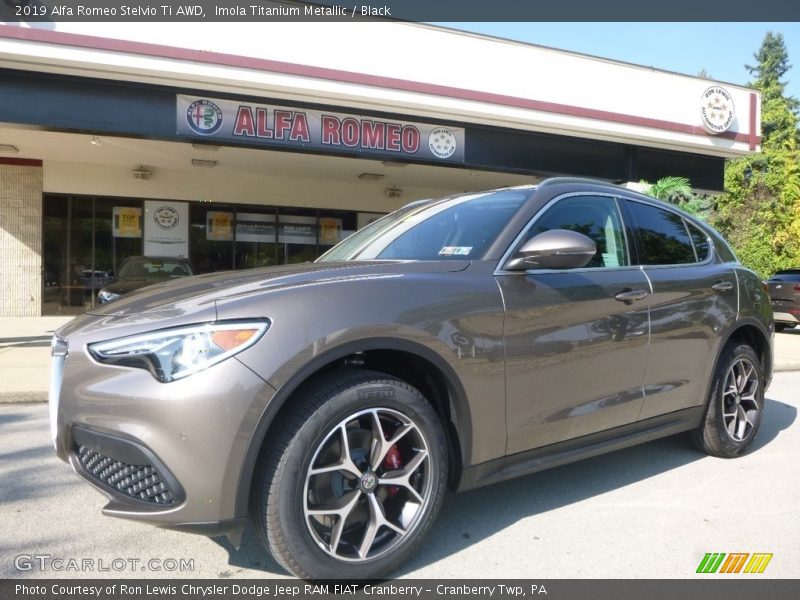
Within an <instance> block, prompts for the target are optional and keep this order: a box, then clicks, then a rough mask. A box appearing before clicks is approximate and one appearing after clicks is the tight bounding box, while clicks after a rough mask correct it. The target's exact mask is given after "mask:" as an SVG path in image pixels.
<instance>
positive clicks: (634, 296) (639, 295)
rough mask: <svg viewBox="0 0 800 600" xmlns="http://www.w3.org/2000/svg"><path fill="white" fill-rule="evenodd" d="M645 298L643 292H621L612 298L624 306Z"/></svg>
mask: <svg viewBox="0 0 800 600" xmlns="http://www.w3.org/2000/svg"><path fill="white" fill-rule="evenodd" d="M646 297H647V292H645V291H644V290H623V291H621V292H619V293H618V294H616V295H615V296H614V298H615V299H617V300H619V301H620V302H624V303H625V304H632V303H633V302H636V301H637V300H641V299H643V298H646Z"/></svg>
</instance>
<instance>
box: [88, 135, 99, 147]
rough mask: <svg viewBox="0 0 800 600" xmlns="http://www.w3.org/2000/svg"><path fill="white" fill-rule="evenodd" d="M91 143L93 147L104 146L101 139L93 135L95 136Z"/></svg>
mask: <svg viewBox="0 0 800 600" xmlns="http://www.w3.org/2000/svg"><path fill="white" fill-rule="evenodd" d="M89 143H90V144H91V145H92V146H101V145H102V144H101V143H100V138H99V137H97V136H96V135H93V136H92V139H90V140H89Z"/></svg>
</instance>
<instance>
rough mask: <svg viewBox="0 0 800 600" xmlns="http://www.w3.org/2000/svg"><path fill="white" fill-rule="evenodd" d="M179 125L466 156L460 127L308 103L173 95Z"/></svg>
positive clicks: (270, 141)
mask: <svg viewBox="0 0 800 600" xmlns="http://www.w3.org/2000/svg"><path fill="white" fill-rule="evenodd" d="M176 115H177V131H178V133H179V134H181V135H188V136H192V137H203V138H206V139H215V140H219V141H226V140H227V141H231V142H235V143H237V144H250V145H254V146H269V147H283V148H306V149H313V150H316V151H323V152H333V153H346V154H361V155H363V154H369V155H380V156H383V157H386V158H389V159H391V158H405V159H422V160H428V161H435V162H447V163H463V162H464V129H462V128H458V127H445V126H442V125H431V124H426V123H412V122H408V121H399V120H393V119H385V118H376V117H367V116H362V115H353V114H345V113H336V112H329V111H318V110H311V109H306V108H297V107H287V106H277V105H272V104H257V103H253V102H239V101H235V100H221V99H216V98H198V97H194V96H186V95H180V94H179V95H178V96H177V111H176Z"/></svg>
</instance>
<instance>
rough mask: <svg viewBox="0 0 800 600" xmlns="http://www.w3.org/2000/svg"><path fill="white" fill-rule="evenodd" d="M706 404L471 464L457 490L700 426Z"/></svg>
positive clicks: (494, 481)
mask: <svg viewBox="0 0 800 600" xmlns="http://www.w3.org/2000/svg"><path fill="white" fill-rule="evenodd" d="M705 409H706V407H705V405H701V406H693V407H692V408H687V409H684V410H679V411H676V412H673V413H669V414H667V415H660V416H658V417H653V418H651V419H646V420H644V421H639V422H636V423H630V424H628V425H623V426H621V427H615V428H614V429H609V430H606V431H601V432H599V433H592V434H590V435H585V436H582V437H579V438H576V439H574V440H567V441H565V442H558V443H557V444H550V445H548V446H544V447H542V448H534V449H533V450H527V451H525V452H519V453H517V454H512V455H511V456H505V457H503V458H498V459H495V460H491V461H488V462H485V463H481V464H478V465H473V466H471V467H467V468H466V469H464V471H463V472H462V473H461V480H460V481H459V484H458V487H457V488H456V491H458V492H462V491H464V490H470V489H473V488H477V487H482V486H484V485H490V484H492V483H497V482H499V481H505V480H507V479H513V478H514V477H520V476H522V475H528V474H530V473H536V472H537V471H544V470H545V469H550V468H552V467H559V466H561V465H566V464H568V463H571V462H575V461H578V460H582V459H584V458H590V457H592V456H598V455H600V454H606V453H607V452H613V451H614V450H621V449H622V448H628V447H629V446H636V445H637V444H643V443H645V442H650V441H652V440H656V439H658V438H662V437H667V436H670V435H674V434H676V433H681V432H683V431H689V430H691V429H695V428H696V427H699V426H700V423H701V422H702V420H703V415H704V414H705Z"/></svg>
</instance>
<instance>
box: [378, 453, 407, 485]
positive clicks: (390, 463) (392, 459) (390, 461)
mask: <svg viewBox="0 0 800 600" xmlns="http://www.w3.org/2000/svg"><path fill="white" fill-rule="evenodd" d="M381 466H382V467H383V468H384V469H385V470H387V471H396V470H397V469H399V468H401V467H402V466H403V459H402V457H401V456H400V450H398V449H397V444H395V445H394V446H392V447H391V448H389V451H388V452H387V453H386V456H385V457H384V459H383V463H382V464H381ZM399 491H400V487H399V486H396V485H391V486H389V495H390V496H396V495H397V493H398V492H399Z"/></svg>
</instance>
